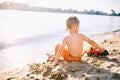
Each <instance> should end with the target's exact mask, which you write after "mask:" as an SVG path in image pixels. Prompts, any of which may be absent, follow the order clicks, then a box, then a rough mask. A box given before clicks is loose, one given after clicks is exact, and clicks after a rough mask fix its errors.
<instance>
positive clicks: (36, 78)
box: [0, 32, 120, 80]
mask: <svg viewBox="0 0 120 80" xmlns="http://www.w3.org/2000/svg"><path fill="white" fill-rule="evenodd" d="M91 38H92V39H94V40H95V41H97V42H98V43H99V44H100V46H102V47H103V48H105V49H106V50H107V51H108V52H109V55H108V56H106V57H99V58H97V57H88V56H87V55H86V54H85V55H84V56H83V58H82V60H81V61H80V62H66V61H64V60H60V63H59V65H57V66H55V67H54V68H51V67H50V64H51V63H52V62H50V61H45V62H43V63H36V62H34V63H32V64H28V66H27V67H23V68H17V69H12V70H8V71H4V72H0V80H119V79H120V32H109V33H105V34H100V35H94V36H92V37H91Z"/></svg>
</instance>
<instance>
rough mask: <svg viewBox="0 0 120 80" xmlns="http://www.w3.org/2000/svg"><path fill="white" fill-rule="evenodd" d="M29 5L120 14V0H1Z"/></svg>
mask: <svg viewBox="0 0 120 80" xmlns="http://www.w3.org/2000/svg"><path fill="white" fill-rule="evenodd" d="M3 1H11V2H21V3H28V4H30V5H32V6H41V7H52V8H63V9H70V8H71V9H76V10H84V9H87V10H91V9H94V10H101V11H104V12H108V13H110V10H111V9H114V10H115V11H116V12H117V13H118V12H120V0H0V2H3Z"/></svg>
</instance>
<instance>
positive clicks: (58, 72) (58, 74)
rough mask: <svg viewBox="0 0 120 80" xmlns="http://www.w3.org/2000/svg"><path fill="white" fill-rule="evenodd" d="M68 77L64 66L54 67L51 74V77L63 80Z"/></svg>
mask: <svg viewBox="0 0 120 80" xmlns="http://www.w3.org/2000/svg"><path fill="white" fill-rule="evenodd" d="M66 77H67V73H66V71H65V70H63V69H62V68H57V69H54V70H53V71H52V73H51V75H50V79H55V80H63V79H65V78H66Z"/></svg>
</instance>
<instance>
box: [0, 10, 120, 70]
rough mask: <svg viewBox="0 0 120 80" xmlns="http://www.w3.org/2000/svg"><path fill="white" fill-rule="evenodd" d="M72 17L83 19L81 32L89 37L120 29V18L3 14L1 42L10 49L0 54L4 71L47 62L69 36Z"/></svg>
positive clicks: (1, 19)
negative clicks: (66, 28) (49, 54)
mask: <svg viewBox="0 0 120 80" xmlns="http://www.w3.org/2000/svg"><path fill="white" fill-rule="evenodd" d="M69 16H77V17H78V18H79V20H80V32H81V33H84V34H85V35H86V36H90V35H93V34H100V33H105V32H109V31H114V30H118V29H120V17H113V16H97V15H82V14H66V13H49V12H28V11H17V10H0V41H1V42H4V43H6V44H8V45H9V47H7V48H6V49H3V50H2V51H0V70H1V69H5V68H10V67H16V66H23V65H26V63H31V62H32V61H36V62H41V61H44V60H45V59H46V55H45V54H46V53H51V52H53V51H54V46H55V44H56V43H58V42H61V40H62V38H63V37H64V36H65V35H67V34H68V32H66V31H65V27H66V25H65V21H66V19H67V18H68V17H69Z"/></svg>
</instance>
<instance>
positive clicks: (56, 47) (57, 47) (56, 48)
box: [55, 43, 61, 55]
mask: <svg viewBox="0 0 120 80" xmlns="http://www.w3.org/2000/svg"><path fill="white" fill-rule="evenodd" d="M60 46H61V45H60V43H58V44H57V45H56V46H55V55H56V54H57V51H58V49H59V48H60Z"/></svg>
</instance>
